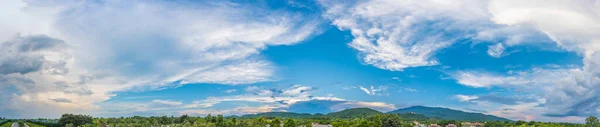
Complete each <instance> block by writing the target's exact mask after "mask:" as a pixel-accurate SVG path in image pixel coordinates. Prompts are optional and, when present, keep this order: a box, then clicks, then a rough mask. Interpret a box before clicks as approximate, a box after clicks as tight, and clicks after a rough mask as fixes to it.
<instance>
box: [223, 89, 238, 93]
mask: <svg viewBox="0 0 600 127" xmlns="http://www.w3.org/2000/svg"><path fill="white" fill-rule="evenodd" d="M235 91H237V90H236V89H228V90H225V91H223V92H225V93H233V92H235Z"/></svg>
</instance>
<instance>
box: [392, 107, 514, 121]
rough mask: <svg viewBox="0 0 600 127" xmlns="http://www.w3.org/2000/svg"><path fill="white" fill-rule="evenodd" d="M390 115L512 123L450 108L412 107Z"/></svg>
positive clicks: (503, 119)
mask: <svg viewBox="0 0 600 127" xmlns="http://www.w3.org/2000/svg"><path fill="white" fill-rule="evenodd" d="M388 113H394V114H399V113H400V114H402V113H416V114H423V115H425V116H427V117H430V118H440V119H446V120H460V121H511V120H509V119H506V118H502V117H497V116H493V115H485V114H481V113H471V112H464V111H459V110H452V109H448V108H440V107H425V106H412V107H408V108H403V109H398V110H394V111H390V112H388Z"/></svg>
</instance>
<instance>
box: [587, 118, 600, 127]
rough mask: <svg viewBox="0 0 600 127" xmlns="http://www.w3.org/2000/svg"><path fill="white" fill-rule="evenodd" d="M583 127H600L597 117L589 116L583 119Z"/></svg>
mask: <svg viewBox="0 0 600 127" xmlns="http://www.w3.org/2000/svg"><path fill="white" fill-rule="evenodd" d="M585 125H586V126H588V127H600V121H599V120H598V117H595V116H590V117H588V118H586V119H585Z"/></svg>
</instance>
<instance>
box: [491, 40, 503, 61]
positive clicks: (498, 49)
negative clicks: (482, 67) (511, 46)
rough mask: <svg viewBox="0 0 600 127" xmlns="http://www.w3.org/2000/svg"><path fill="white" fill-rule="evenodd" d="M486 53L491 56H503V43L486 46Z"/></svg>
mask: <svg viewBox="0 0 600 127" xmlns="http://www.w3.org/2000/svg"><path fill="white" fill-rule="evenodd" d="M487 53H488V54H489V55H490V56H492V57H496V58H500V57H502V56H503V54H502V53H504V45H502V43H497V44H495V45H491V46H488V51H487Z"/></svg>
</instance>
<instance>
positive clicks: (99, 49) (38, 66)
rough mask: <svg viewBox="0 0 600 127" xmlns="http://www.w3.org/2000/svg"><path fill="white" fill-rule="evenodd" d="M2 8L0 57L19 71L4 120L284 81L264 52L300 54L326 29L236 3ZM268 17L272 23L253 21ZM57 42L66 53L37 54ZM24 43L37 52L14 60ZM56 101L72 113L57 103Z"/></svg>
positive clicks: (5, 95)
mask: <svg viewBox="0 0 600 127" xmlns="http://www.w3.org/2000/svg"><path fill="white" fill-rule="evenodd" d="M0 8H1V9H0V18H2V19H6V20H4V21H3V22H1V23H0V45H1V46H2V48H0V52H2V53H3V54H8V55H2V56H0V64H1V65H0V66H3V68H4V67H5V66H7V67H8V66H11V67H12V68H11V69H10V70H5V69H2V71H0V73H2V74H0V84H2V85H0V88H3V89H4V90H3V91H1V93H2V95H0V98H2V99H1V100H7V101H4V102H0V104H2V105H6V106H2V107H0V113H6V114H13V115H12V116H14V117H55V116H57V115H59V114H60V113H64V112H92V111H94V110H98V109H100V107H99V106H98V105H97V104H98V103H100V102H103V101H105V100H108V99H110V98H111V97H112V96H115V94H114V93H115V92H119V91H127V90H146V89H158V88H164V87H169V86H171V85H173V84H171V83H173V82H178V83H215V84H231V85H238V84H249V83H256V82H265V81H273V80H277V79H275V78H274V76H273V75H274V73H273V72H274V69H275V67H274V66H273V65H271V64H270V62H268V61H265V60H264V59H262V58H261V56H260V51H262V50H264V49H265V48H266V47H268V46H272V45H293V44H296V43H298V42H300V41H302V40H304V39H305V38H307V37H309V36H311V35H312V34H313V33H314V32H315V31H316V27H317V25H318V24H319V22H318V21H316V20H312V19H311V18H310V17H309V16H305V15H301V14H299V13H288V12H285V11H277V10H265V9H262V8H256V7H252V6H241V5H240V4H238V3H230V2H203V3H183V4H182V3H178V2H159V1H112V0H109V1H101V2H86V1H83V2H73V3H66V2H63V1H51V2H47V1H21V0H9V1H4V2H3V4H2V5H0ZM264 11H270V12H271V13H269V14H265V15H256V12H264ZM198 15H202V16H201V17H198ZM298 19H304V20H306V19H308V21H306V22H304V21H302V23H300V22H299V20H298ZM40 37H43V38H42V39H39V38H40ZM51 40H53V41H51ZM16 42H19V43H16ZM54 42H60V43H61V44H60V46H54V47H53V48H45V49H43V50H37V49H35V48H37V47H32V46H44V45H50V44H53V43H54ZM15 43H16V44H15ZM21 43H23V44H24V43H30V44H35V45H21V46H29V47H28V48H30V49H28V50H23V52H21V53H16V52H14V51H17V50H18V49H16V48H18V46H20V45H19V44H21ZM7 52H13V53H7ZM15 60H22V61H21V62H23V63H15V62H17V61H15ZM13 65H18V66H13ZM176 85H178V84H176ZM9 87H14V88H16V91H12V90H11V91H8V90H7V89H6V88H9ZM56 98H63V99H65V100H70V101H71V102H72V103H62V102H58V101H52V99H56ZM5 103H6V104H5ZM49 109H56V110H49Z"/></svg>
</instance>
